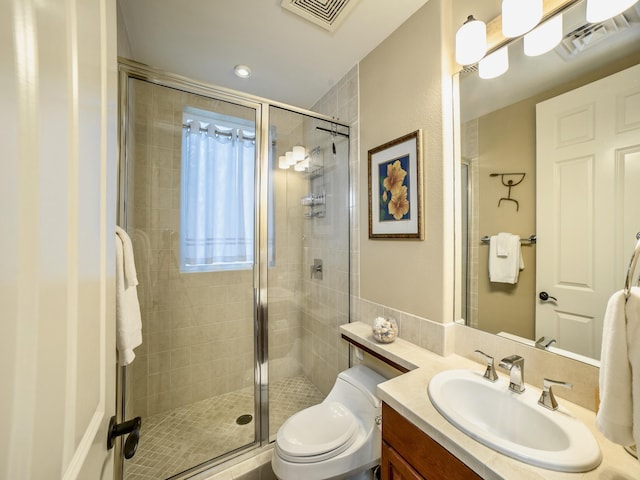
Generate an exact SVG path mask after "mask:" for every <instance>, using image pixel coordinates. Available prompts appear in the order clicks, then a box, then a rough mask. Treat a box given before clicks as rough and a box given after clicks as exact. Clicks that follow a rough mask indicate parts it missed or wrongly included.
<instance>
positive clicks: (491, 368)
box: [475, 350, 498, 382]
mask: <svg viewBox="0 0 640 480" xmlns="http://www.w3.org/2000/svg"><path fill="white" fill-rule="evenodd" d="M475 353H477V354H478V355H480V356H481V357H482V358H483V359H484V361H485V362H487V369H486V370H485V371H484V378H486V379H487V380H489V381H490V382H495V381H496V380H498V374H497V373H496V367H495V365H494V363H493V357H492V356H491V355H487V354H486V353H484V352H483V351H481V350H476V351H475Z"/></svg>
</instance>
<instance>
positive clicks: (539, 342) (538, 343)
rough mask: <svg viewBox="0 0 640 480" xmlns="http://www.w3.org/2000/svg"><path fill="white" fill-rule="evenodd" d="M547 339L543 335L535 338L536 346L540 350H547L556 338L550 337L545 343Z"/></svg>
mask: <svg viewBox="0 0 640 480" xmlns="http://www.w3.org/2000/svg"><path fill="white" fill-rule="evenodd" d="M546 341H547V339H546V338H545V337H540V338H539V339H538V340H536V344H535V345H536V348H539V349H540V350H549V347H550V346H551V345H552V344H553V343H556V339H555V338H552V339H551V340H549V341H548V342H547V343H544V342H546Z"/></svg>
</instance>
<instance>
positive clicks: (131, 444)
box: [107, 416, 142, 460]
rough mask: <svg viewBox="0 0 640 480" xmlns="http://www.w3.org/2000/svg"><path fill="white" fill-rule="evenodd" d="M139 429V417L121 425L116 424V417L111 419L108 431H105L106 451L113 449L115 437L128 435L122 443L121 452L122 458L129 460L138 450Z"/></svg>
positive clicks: (140, 420) (140, 419) (140, 424)
mask: <svg viewBox="0 0 640 480" xmlns="http://www.w3.org/2000/svg"><path fill="white" fill-rule="evenodd" d="M140 427H142V418H140V417H135V418H132V419H131V420H127V421H126V422H122V423H116V417H115V416H114V417H111V420H110V421H109V430H108V431H107V450H111V449H112V448H113V446H114V440H115V439H116V437H119V436H120V435H127V434H128V436H127V439H126V440H125V441H124V448H123V452H124V458H126V459H127V460H129V459H130V458H131V457H133V456H134V455H135V454H136V450H137V449H138V441H139V440H140Z"/></svg>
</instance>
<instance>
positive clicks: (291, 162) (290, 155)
mask: <svg viewBox="0 0 640 480" xmlns="http://www.w3.org/2000/svg"><path fill="white" fill-rule="evenodd" d="M284 156H285V157H286V159H287V165H295V164H296V161H295V160H294V159H293V152H286V153H285V154H284Z"/></svg>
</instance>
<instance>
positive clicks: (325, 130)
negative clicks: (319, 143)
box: [316, 127, 349, 138]
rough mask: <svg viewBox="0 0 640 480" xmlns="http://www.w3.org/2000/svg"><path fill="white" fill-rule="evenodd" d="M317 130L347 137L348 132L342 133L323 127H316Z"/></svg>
mask: <svg viewBox="0 0 640 480" xmlns="http://www.w3.org/2000/svg"><path fill="white" fill-rule="evenodd" d="M316 128H317V129H318V130H322V131H323V132H329V133H330V134H332V135H342V136H343V137H347V138H349V134H348V133H342V132H339V131H337V130H329V129H328V128H323V127H316Z"/></svg>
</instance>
